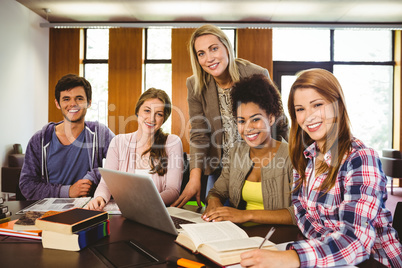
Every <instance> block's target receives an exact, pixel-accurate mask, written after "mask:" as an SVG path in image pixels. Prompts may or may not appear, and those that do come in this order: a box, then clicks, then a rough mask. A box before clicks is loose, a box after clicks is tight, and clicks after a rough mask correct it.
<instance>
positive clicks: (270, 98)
mask: <svg viewBox="0 0 402 268" xmlns="http://www.w3.org/2000/svg"><path fill="white" fill-rule="evenodd" d="M232 100H233V102H232V111H233V115H234V117H237V108H238V107H239V106H240V105H241V104H242V103H250V102H252V103H255V104H257V105H258V106H259V107H260V108H261V109H262V110H264V111H265V112H266V113H267V115H274V116H275V124H274V125H273V126H272V137H273V138H274V139H276V140H281V138H284V139H285V140H287V138H288V130H289V127H288V119H287V118H286V116H285V115H284V113H283V106H282V99H281V94H280V93H279V90H278V88H277V87H276V85H275V84H274V83H273V82H272V81H271V80H270V79H269V78H268V77H266V76H264V75H262V74H255V75H253V76H250V77H247V78H244V79H242V80H240V81H239V82H237V83H236V84H235V85H234V86H233V88H232Z"/></svg>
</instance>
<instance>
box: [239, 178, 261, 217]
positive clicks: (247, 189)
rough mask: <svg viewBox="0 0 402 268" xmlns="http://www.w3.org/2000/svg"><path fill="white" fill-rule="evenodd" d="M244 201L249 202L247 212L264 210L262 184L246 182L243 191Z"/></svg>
mask: <svg viewBox="0 0 402 268" xmlns="http://www.w3.org/2000/svg"><path fill="white" fill-rule="evenodd" d="M242 196H243V200H244V201H246V202H247V206H246V210H264V203H263V200H262V188H261V182H253V181H248V180H246V181H245V182H244V186H243V190H242Z"/></svg>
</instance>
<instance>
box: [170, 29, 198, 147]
mask: <svg viewBox="0 0 402 268" xmlns="http://www.w3.org/2000/svg"><path fill="white" fill-rule="evenodd" d="M194 30H195V29H191V28H190V29H172V103H173V109H172V134H176V135H178V136H179V137H180V138H181V140H182V142H183V151H184V152H187V153H189V152H190V147H189V141H190V138H189V134H190V123H189V115H188V103H187V87H186V80H187V78H188V77H190V76H191V75H192V74H193V72H192V70H191V63H190V55H189V52H188V49H187V46H188V42H189V40H190V36H191V34H192V33H193V31H194Z"/></svg>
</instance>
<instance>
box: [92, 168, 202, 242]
mask: <svg viewBox="0 0 402 268" xmlns="http://www.w3.org/2000/svg"><path fill="white" fill-rule="evenodd" d="M99 172H100V173H101V175H102V177H103V179H104V180H105V182H106V185H107V186H108V187H109V190H110V192H111V193H112V196H113V198H114V199H115V201H116V203H117V206H118V207H119V208H120V211H121V213H122V215H123V216H124V217H126V218H127V219H130V220H133V221H136V222H139V223H141V224H144V225H147V226H150V227H153V228H155V229H158V230H161V231H164V232H167V233H170V234H173V235H177V234H178V231H179V230H180V227H179V226H178V225H177V224H176V226H175V221H176V222H177V221H183V222H181V223H190V222H192V223H205V221H204V220H203V219H201V214H200V213H196V212H193V211H189V210H185V209H182V208H177V207H166V206H165V203H163V200H162V198H161V196H160V194H159V192H158V190H157V189H156V186H155V184H154V182H153V181H152V179H151V175H140V174H134V173H127V172H121V171H116V170H111V169H105V168H99Z"/></svg>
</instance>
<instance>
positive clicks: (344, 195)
mask: <svg viewBox="0 0 402 268" xmlns="http://www.w3.org/2000/svg"><path fill="white" fill-rule="evenodd" d="M316 154H317V151H316V144H315V143H314V144H312V145H311V146H309V147H308V148H307V149H306V150H305V151H304V155H305V157H306V158H307V159H309V162H308V165H307V168H306V178H307V181H308V180H309V179H310V175H311V173H312V171H313V168H314V167H313V158H314V157H315V156H316ZM345 158H346V159H344V163H343V164H342V166H341V168H340V170H339V172H338V176H337V181H336V183H335V186H334V187H333V188H332V189H331V190H330V191H329V192H328V193H327V194H324V192H321V191H318V190H315V189H316V188H317V187H319V186H320V185H321V184H322V183H323V181H324V180H325V178H326V176H327V173H324V174H321V175H319V176H318V177H316V178H314V176H312V178H311V179H312V181H311V183H313V187H312V188H310V189H311V190H309V188H308V187H307V186H306V185H303V187H301V188H299V190H297V191H295V192H293V194H292V201H293V204H294V208H295V214H296V219H297V224H298V227H299V229H300V230H301V231H302V233H303V235H304V236H305V237H306V238H307V239H306V240H302V241H296V242H294V243H292V244H289V245H288V248H289V249H294V250H296V251H297V253H298V255H299V258H300V263H301V267H329V266H339V265H355V264H359V263H361V262H363V261H365V260H367V259H369V258H370V255H371V256H372V257H374V259H376V260H378V261H379V262H381V263H383V264H384V265H386V266H388V267H402V246H401V244H400V243H399V241H398V240H397V238H396V237H397V233H396V231H395V230H394V229H393V228H392V227H391V222H392V215H391V212H390V211H389V210H388V209H387V208H385V200H386V199H387V191H386V183H387V178H386V176H385V175H384V173H383V171H382V167H381V162H380V160H379V157H378V155H377V153H376V152H375V151H374V150H372V149H370V148H367V147H366V146H365V145H364V144H363V143H362V142H361V141H360V140H358V139H355V138H354V139H353V140H352V150H351V152H350V154H349V155H348V156H347V157H345ZM324 161H325V162H326V163H327V164H328V165H330V163H331V154H330V153H327V154H326V155H325V156H324ZM294 179H295V181H296V180H298V179H299V174H298V173H296V172H295V171H294Z"/></svg>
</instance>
